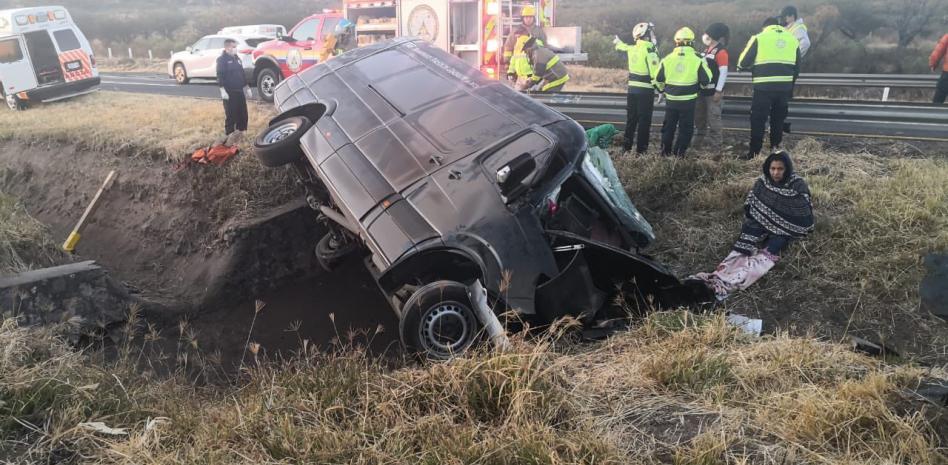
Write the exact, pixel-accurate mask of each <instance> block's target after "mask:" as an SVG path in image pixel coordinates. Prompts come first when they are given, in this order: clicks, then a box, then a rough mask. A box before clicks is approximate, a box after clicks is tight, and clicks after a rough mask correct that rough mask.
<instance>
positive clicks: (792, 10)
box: [780, 6, 799, 18]
mask: <svg viewBox="0 0 948 465" xmlns="http://www.w3.org/2000/svg"><path fill="white" fill-rule="evenodd" d="M786 16H793V17H794V18H796V17H799V15H798V14H797V7H795V6H785V7H783V9H782V10H780V17H781V18H783V17H786Z"/></svg>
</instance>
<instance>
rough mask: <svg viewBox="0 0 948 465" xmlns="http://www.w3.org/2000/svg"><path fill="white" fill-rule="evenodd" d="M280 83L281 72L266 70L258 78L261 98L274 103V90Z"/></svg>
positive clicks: (271, 69) (258, 89)
mask: <svg viewBox="0 0 948 465" xmlns="http://www.w3.org/2000/svg"><path fill="white" fill-rule="evenodd" d="M279 83H280V72H279V71H277V70H275V69H273V68H265V69H264V70H263V71H260V74H259V75H258V76H257V91H258V92H259V93H260V98H262V99H263V100H264V101H266V102H270V103H273V89H274V88H276V86H277V84H279Z"/></svg>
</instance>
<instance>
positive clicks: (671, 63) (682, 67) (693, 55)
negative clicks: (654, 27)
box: [661, 46, 711, 102]
mask: <svg viewBox="0 0 948 465" xmlns="http://www.w3.org/2000/svg"><path fill="white" fill-rule="evenodd" d="M661 68H662V69H663V70H664V71H665V98H666V99H667V100H668V101H669V102H687V101H689V100H695V99H697V98H698V91H699V90H701V86H700V84H699V80H698V73H699V72H703V73H706V74H707V76H708V79H709V80H710V78H711V70H710V69H708V62H706V61H704V59H703V58H701V56H700V55H698V53H697V52H695V49H693V48H691V47H688V46H682V47H678V48H676V49H675V50H674V51H672V52H671V53H669V54H668V56H666V57H665V59H664V60H662V64H661Z"/></svg>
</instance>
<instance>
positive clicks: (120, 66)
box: [96, 56, 168, 74]
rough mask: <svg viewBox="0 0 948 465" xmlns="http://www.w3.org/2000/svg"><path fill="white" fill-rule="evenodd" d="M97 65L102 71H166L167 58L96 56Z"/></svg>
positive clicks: (165, 72)
mask: <svg viewBox="0 0 948 465" xmlns="http://www.w3.org/2000/svg"><path fill="white" fill-rule="evenodd" d="M96 60H97V67H98V68H99V71H100V72H103V73H164V74H167V73H168V60H167V59H160V58H156V59H152V60H149V59H147V58H101V56H97V57H96Z"/></svg>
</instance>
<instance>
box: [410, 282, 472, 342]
mask: <svg viewBox="0 0 948 465" xmlns="http://www.w3.org/2000/svg"><path fill="white" fill-rule="evenodd" d="M480 331H481V326H480V324H479V323H478V321H477V315H476V314H475V313H474V308H473V306H472V304H471V301H470V298H468V295H467V288H466V287H465V286H464V285H463V284H461V283H459V282H457V281H436V282H433V283H431V284H428V285H425V286H422V287H420V288H418V290H416V291H415V292H414V293H413V294H412V295H411V297H409V298H408V301H407V302H405V305H404V306H403V307H402V315H401V321H400V322H399V325H398V332H399V336H400V337H401V340H402V344H403V345H404V346H405V348H406V349H407V350H408V351H409V352H411V353H416V354H419V355H421V356H423V357H427V358H428V359H431V360H447V359H449V358H451V357H453V356H456V355H459V354H462V353H464V352H465V351H466V350H467V349H469V348H470V347H471V346H472V345H473V344H474V343H475V342H476V341H477V340H478V339H479V338H480Z"/></svg>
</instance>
